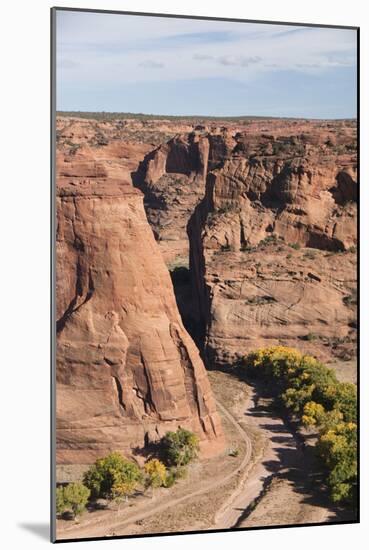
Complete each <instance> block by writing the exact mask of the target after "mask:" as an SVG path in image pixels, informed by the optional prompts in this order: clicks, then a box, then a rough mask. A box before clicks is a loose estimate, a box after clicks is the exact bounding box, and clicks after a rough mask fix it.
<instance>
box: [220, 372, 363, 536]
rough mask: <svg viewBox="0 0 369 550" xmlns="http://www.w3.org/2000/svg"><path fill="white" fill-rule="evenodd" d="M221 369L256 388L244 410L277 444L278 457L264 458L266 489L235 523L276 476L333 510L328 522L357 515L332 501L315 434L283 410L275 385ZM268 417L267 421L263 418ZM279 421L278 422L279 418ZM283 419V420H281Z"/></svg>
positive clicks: (310, 500)
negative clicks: (305, 431) (304, 430)
mask: <svg viewBox="0 0 369 550" xmlns="http://www.w3.org/2000/svg"><path fill="white" fill-rule="evenodd" d="M212 370H220V371H222V372H224V373H227V374H229V375H231V376H235V377H237V378H238V380H240V381H243V382H245V383H246V384H247V385H248V386H251V387H252V388H253V390H254V392H255V393H254V398H253V406H252V408H251V409H249V410H247V411H246V412H245V416H246V417H258V418H259V422H258V428H259V429H260V430H264V431H265V432H266V433H267V434H268V433H269V434H274V433H275V434H276V435H272V436H271V437H270V440H271V441H272V442H273V443H274V444H277V445H280V446H276V445H274V447H275V453H276V455H277V457H276V460H264V461H263V462H262V464H263V466H264V467H265V469H266V471H267V472H268V473H269V475H267V476H265V478H264V479H263V489H262V491H261V493H260V494H259V496H258V497H257V498H256V499H255V500H254V501H253V502H252V503H251V504H250V506H249V507H248V508H246V509H244V510H240V511H241V512H242V513H241V515H240V518H239V520H238V522H237V524H236V527H237V526H238V525H239V524H241V523H242V522H243V521H244V520H245V519H246V518H247V517H248V516H249V515H250V514H251V512H252V511H253V510H254V509H255V507H256V505H257V504H258V503H259V502H260V501H261V499H262V498H263V497H264V496H265V494H266V493H267V492H268V490H269V489H270V487H271V483H272V482H273V481H274V480H284V481H286V482H288V483H289V484H290V486H291V487H292V489H293V491H294V492H296V493H299V494H300V495H302V503H305V504H309V505H310V506H317V507H324V508H327V509H328V510H329V512H330V514H331V518H330V519H329V520H328V521H329V522H331V521H332V522H349V521H355V520H356V519H357V514H356V511H355V510H352V509H347V508H344V507H342V506H337V505H334V504H332V502H331V501H330V499H329V494H328V490H327V487H326V485H325V484H324V474H323V471H322V467H321V464H320V463H319V459H318V457H317V456H316V453H315V449H314V445H313V443H314V439H315V436H314V434H311V435H307V436H306V437H305V436H302V435H301V434H300V433H299V432H298V431H297V426H296V425H294V423H293V422H291V420H290V419H289V418H288V417H287V416H286V415H285V414H284V413H283V411H281V410H280V409H279V408H278V406H277V405H276V403H275V401H274V395H273V389H272V388H271V387H266V386H265V384H263V383H261V382H260V381H257V380H255V379H251V378H250V377H248V376H247V374H246V373H245V372H244V371H242V370H241V369H240V368H238V367H235V368H229V369H227V368H226V367H219V368H213V369H212ZM262 418H265V422H262V420H261V419H262ZM273 420H274V422H273ZM278 421H279V422H278ZM281 421H282V422H283V424H281Z"/></svg>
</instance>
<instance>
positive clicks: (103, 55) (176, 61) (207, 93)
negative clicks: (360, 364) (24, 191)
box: [57, 11, 357, 118]
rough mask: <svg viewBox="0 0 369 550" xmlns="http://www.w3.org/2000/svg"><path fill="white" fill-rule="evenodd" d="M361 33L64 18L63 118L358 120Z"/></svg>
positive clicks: (60, 29) (60, 18) (60, 22)
mask: <svg viewBox="0 0 369 550" xmlns="http://www.w3.org/2000/svg"><path fill="white" fill-rule="evenodd" d="M356 94H357V90H356V31H354V30H349V29H326V28H316V27H315V28H313V27H293V26H287V25H267V24H262V23H233V22H227V21H203V20H188V19H172V18H165V17H148V16H133V15H131V16H129V15H117V14H102V13H90V12H84V13H83V12H68V11H58V12H57V109H58V110H66V111H120V112H135V113H137V112H140V113H153V114H167V115H213V116H237V115H260V116H282V117H283V116H288V117H309V118H351V117H355V116H356Z"/></svg>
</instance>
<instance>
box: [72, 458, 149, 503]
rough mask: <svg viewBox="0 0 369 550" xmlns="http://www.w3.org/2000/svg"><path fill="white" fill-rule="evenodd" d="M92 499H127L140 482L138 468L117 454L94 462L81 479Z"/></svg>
mask: <svg viewBox="0 0 369 550" xmlns="http://www.w3.org/2000/svg"><path fill="white" fill-rule="evenodd" d="M83 482H84V484H85V485H86V487H88V488H89V489H90V491H91V496H92V497H93V498H99V497H101V498H108V499H120V498H121V497H127V496H128V495H129V494H130V493H132V492H133V491H134V490H135V489H136V487H137V486H138V485H139V484H140V483H141V482H142V473H141V470H140V468H139V467H138V466H137V464H135V463H134V462H131V461H129V460H127V459H126V458H125V457H124V456H122V455H121V454H120V453H118V452H114V453H111V454H109V455H108V456H106V457H104V458H99V459H98V460H96V462H95V464H93V465H92V466H91V467H90V468H89V470H87V472H86V473H85V475H84V477H83Z"/></svg>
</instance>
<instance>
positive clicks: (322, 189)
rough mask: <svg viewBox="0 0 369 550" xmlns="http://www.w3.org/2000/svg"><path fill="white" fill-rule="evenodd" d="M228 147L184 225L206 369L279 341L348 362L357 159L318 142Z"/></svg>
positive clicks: (263, 139)
mask: <svg viewBox="0 0 369 550" xmlns="http://www.w3.org/2000/svg"><path fill="white" fill-rule="evenodd" d="M346 139H347V137H345V140H346ZM236 140H237V145H236V147H235V148H234V149H233V151H232V155H231V157H228V158H225V159H224V161H223V163H222V164H221V165H220V166H219V167H217V168H215V169H214V170H212V171H210V172H209V173H208V175H207V183H206V193H205V197H204V199H203V201H202V202H201V203H200V204H199V205H198V206H197V208H196V210H195V212H194V215H193V216H192V218H191V220H190V223H189V237H190V246H191V256H190V271H191V274H192V278H193V285H194V291H195V292H196V294H197V303H198V307H199V310H198V316H199V317H200V319H201V324H202V326H203V335H202V336H203V345H204V350H205V354H206V356H207V358H208V360H209V362H210V363H216V364H233V363H234V362H235V361H237V360H238V359H239V358H241V357H242V356H243V355H244V354H245V353H246V352H248V351H250V350H251V349H254V348H256V347H260V346H266V345H270V344H277V343H282V344H285V345H292V346H295V347H297V348H300V349H303V350H306V351H309V352H312V353H315V354H317V355H318V356H321V357H323V358H325V359H327V358H329V357H330V356H331V355H332V352H334V351H336V352H337V353H338V354H339V353H341V355H342V356H343V357H344V358H347V357H351V356H352V355H353V354H354V351H355V339H356V311H355V300H356V299H355V292H356V254H355V252H356V237H357V236H356V230H357V204H356V198H357V192H356V187H357V183H356V156H355V153H354V152H352V151H351V149H350V148H347V147H345V146H342V144H341V149H339V147H338V145H337V142H335V143H334V144H332V142H331V141H329V142H328V143H327V141H328V140H326V139H325V140H324V139H323V138H322V136H321V135H316V134H312V135H310V136H309V135H298V136H290V137H289V138H286V137H279V138H275V137H273V136H270V135H261V136H258V137H257V139H256V138H255V137H254V138H253V139H250V137H249V136H247V135H246V136H245V135H242V134H239V135H237V136H236ZM351 144H352V141H351Z"/></svg>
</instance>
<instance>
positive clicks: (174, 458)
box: [162, 428, 199, 466]
mask: <svg viewBox="0 0 369 550" xmlns="http://www.w3.org/2000/svg"><path fill="white" fill-rule="evenodd" d="M162 443H163V451H164V455H165V459H166V461H167V463H168V464H169V465H172V466H185V465H186V464H188V463H189V462H191V461H192V460H194V459H195V458H196V457H197V455H198V451H199V438H198V437H197V435H195V434H194V433H192V432H190V431H189V430H185V429H183V428H178V430H177V431H176V432H167V433H166V434H165V436H164V438H163V440H162Z"/></svg>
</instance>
